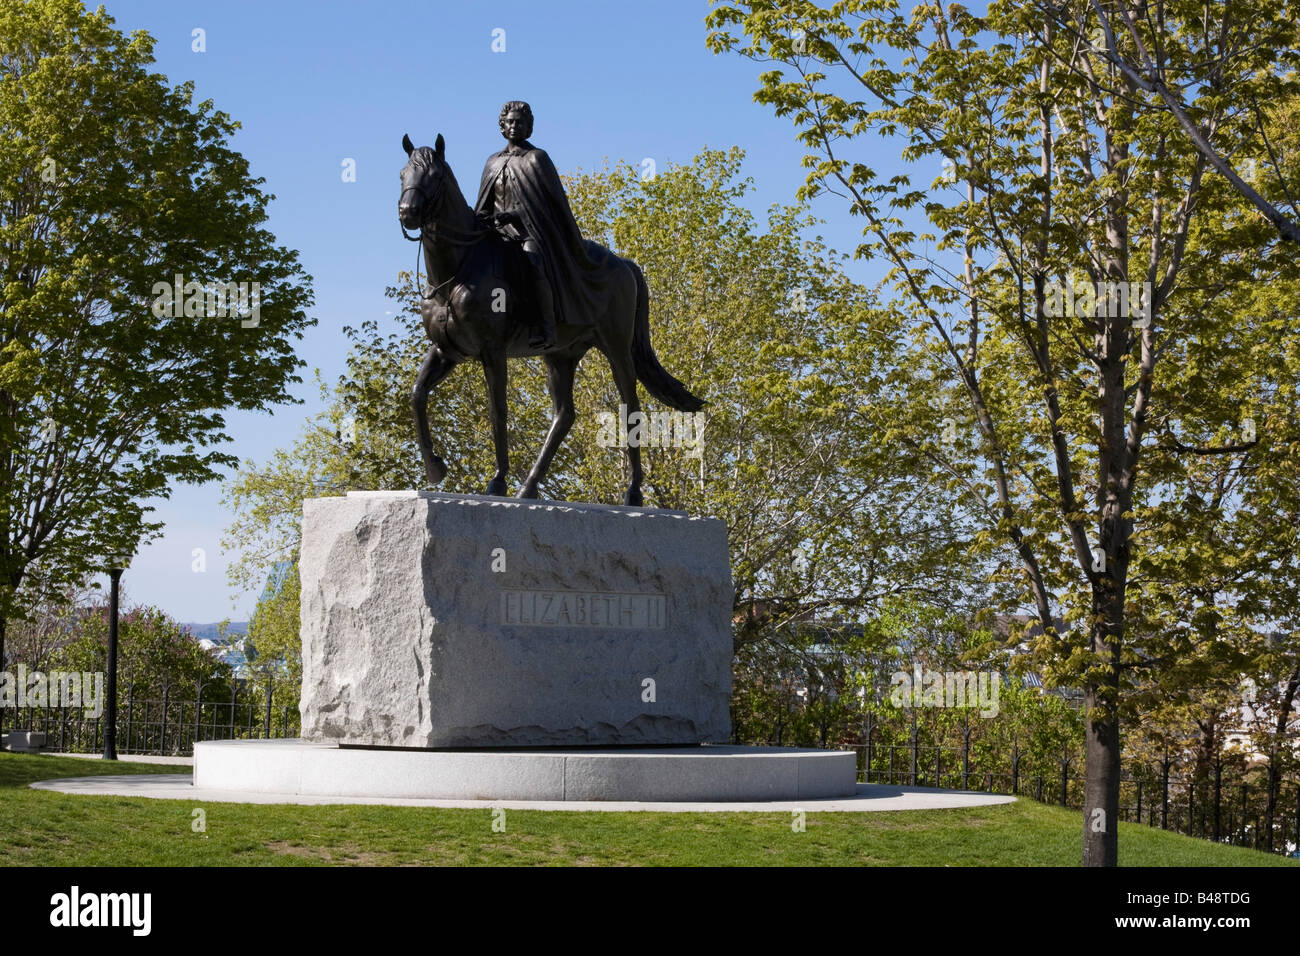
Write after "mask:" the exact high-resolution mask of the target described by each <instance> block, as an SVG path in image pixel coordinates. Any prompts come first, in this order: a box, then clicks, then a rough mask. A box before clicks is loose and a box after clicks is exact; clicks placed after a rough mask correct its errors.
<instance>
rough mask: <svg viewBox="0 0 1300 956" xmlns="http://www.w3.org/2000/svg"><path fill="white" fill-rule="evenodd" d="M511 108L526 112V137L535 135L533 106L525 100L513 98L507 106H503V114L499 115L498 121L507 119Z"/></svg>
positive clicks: (501, 121)
mask: <svg viewBox="0 0 1300 956" xmlns="http://www.w3.org/2000/svg"><path fill="white" fill-rule="evenodd" d="M511 110H517V111H518V112H520V113H523V114H524V121H525V122H526V123H527V124H528V130H527V132H525V133H524V139H527V138H528V137H530V136H532V135H533V108H532V107H531V106H529V105H528V104H527V103H525V102H524V101H523V100H511V101H510V102H509V103H507V104H506V105H505V106H503V107H501V115H500V116H498V117H497V122H498V123H504V122H505V121H506V114H507V113H509V112H510V111H511Z"/></svg>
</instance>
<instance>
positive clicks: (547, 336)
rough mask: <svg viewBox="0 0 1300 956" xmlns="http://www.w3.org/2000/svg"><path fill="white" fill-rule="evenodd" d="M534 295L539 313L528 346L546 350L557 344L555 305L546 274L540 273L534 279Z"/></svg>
mask: <svg viewBox="0 0 1300 956" xmlns="http://www.w3.org/2000/svg"><path fill="white" fill-rule="evenodd" d="M533 295H534V301H535V302H536V303H537V315H536V319H535V322H536V324H534V325H533V334H532V335H531V336H530V337H529V339H528V347H529V348H530V349H537V350H538V351H544V350H546V349H549V348H550V347H551V346H553V345H554V344H555V305H554V302H553V299H552V296H551V283H550V282H549V281H547V278H546V276H545V275H538V276H537V277H536V279H535V280H534V281H533Z"/></svg>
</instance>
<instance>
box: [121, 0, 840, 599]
mask: <svg viewBox="0 0 1300 956" xmlns="http://www.w3.org/2000/svg"><path fill="white" fill-rule="evenodd" d="M105 7H106V9H107V10H108V13H109V14H110V15H111V16H112V17H113V18H114V19H115V20H116V25H117V27H118V29H120V30H123V31H128V32H129V31H132V30H136V29H143V30H146V31H147V32H148V33H150V34H151V35H152V36H153V37H154V39H155V41H156V46H155V50H154V55H155V57H156V60H157V66H156V69H157V70H158V71H159V72H161V73H163V74H165V75H166V76H167V77H168V79H169V80H170V81H171V82H172V83H173V84H176V83H180V82H182V81H185V80H192V81H193V82H194V83H195V92H196V99H197V100H202V99H205V98H210V99H212V100H213V101H214V102H215V104H216V106H217V107H218V108H219V109H221V110H224V111H225V112H227V113H229V114H231V115H232V116H233V117H234V118H235V119H236V120H238V121H239V122H240V123H241V124H242V126H243V128H242V130H241V131H240V132H239V134H238V135H237V137H236V138H235V141H234V146H235V148H237V149H238V150H239V151H240V152H242V153H243V154H244V155H245V156H246V157H247V158H248V159H249V161H250V163H251V165H252V169H253V171H254V174H255V175H257V176H262V177H265V179H266V184H265V187H264V188H265V189H266V190H267V191H268V192H270V193H273V194H274V195H275V197H276V199H275V202H274V203H273V204H272V206H271V220H270V223H269V228H270V229H271V230H272V231H273V232H274V233H275V234H276V236H277V238H278V240H279V242H280V243H281V244H282V245H286V246H289V247H291V248H294V249H296V250H298V252H299V255H300V257H301V260H302V263H303V266H304V268H305V269H306V271H307V272H308V273H309V274H310V275H311V276H312V277H313V280H314V283H313V284H314V288H315V293H316V306H315V308H314V309H313V310H312V312H311V315H312V316H313V317H314V318H316V319H317V320H318V325H317V326H315V327H314V328H313V329H311V330H310V331H309V332H308V334H307V336H306V338H305V339H304V341H303V342H302V343H300V355H301V357H302V359H303V360H304V362H305V363H306V366H305V367H304V369H303V370H302V371H301V373H300V374H301V376H302V378H303V383H302V385H300V386H297V387H296V388H295V394H296V396H297V397H299V398H302V399H304V400H305V404H303V405H286V406H282V407H279V408H277V409H275V410H274V412H273V414H270V415H268V414H265V413H262V414H252V413H233V414H230V415H229V416H228V418H227V424H228V428H227V432H228V433H229V434H230V435H231V436H232V437H233V439H234V441H233V444H232V445H230V446H228V447H229V448H230V450H231V452H232V453H233V454H235V455H238V456H239V457H240V458H241V459H242V460H246V461H247V460H253V461H257V462H262V461H265V460H266V459H267V458H268V457H269V456H270V454H271V453H272V452H273V451H274V450H275V449H276V448H279V447H288V446H289V445H291V444H292V443H293V441H294V439H295V438H296V437H297V435H298V434H299V431H300V429H301V427H302V424H303V422H304V420H305V419H306V418H307V417H308V416H309V415H310V414H312V413H313V412H315V411H316V410H318V409H319V408H320V402H319V399H318V397H317V391H316V388H315V386H314V384H313V369H317V368H319V369H320V370H321V373H322V374H323V375H324V377H325V380H326V381H328V382H331V383H332V382H334V381H336V380H337V378H338V375H339V374H340V372H341V371H342V370H343V363H344V359H345V356H346V350H347V342H346V339H345V338H344V336H343V334H342V331H341V330H342V327H343V326H344V325H347V324H352V325H356V324H359V323H360V322H361V321H363V320H365V319H367V318H377V319H381V320H382V319H383V318H384V316H385V313H386V312H387V311H388V310H389V309H391V308H392V304H391V302H390V301H389V300H388V299H386V298H385V297H384V288H385V286H387V285H390V284H392V283H393V281H394V279H395V277H396V274H397V272H398V270H400V269H410V268H411V267H412V264H413V261H414V260H413V256H412V249H413V246H411V245H410V244H409V243H407V242H405V241H403V240H402V238H401V235H400V233H399V231H398V224H397V218H396V203H397V193H398V191H399V190H398V186H397V172H398V170H399V169H400V168H401V166H402V164H403V163H404V162H405V159H406V157H405V154H404V153H403V152H402V149H401V145H400V144H401V138H402V134H403V133H407V132H409V133H410V135H411V138H412V140H414V141H415V142H416V144H417V145H418V144H426V143H432V142H433V140H434V138H435V136H436V134H437V133H439V132H441V133H442V134H443V135H444V136H445V137H446V141H447V158H448V161H449V162H450V163H451V165H452V167H453V169H454V170H455V171H456V173H457V176H458V178H459V180H460V182H461V183H462V185H463V186H465V188H467V189H468V188H472V187H473V185H474V184H476V183H477V182H478V176H479V172H480V170H481V169H482V164H483V161H484V159H485V158H486V157H487V156H488V155H489V154H490V153H492V152H494V151H496V150H497V149H499V148H500V147H501V138H500V134H499V133H498V132H497V126H496V117H497V113H498V111H499V110H500V107H501V104H502V103H503V102H505V101H507V100H511V99H524V100H527V101H528V102H529V103H530V104H531V105H532V107H533V112H534V115H535V116H536V128H535V130H534V134H533V137H532V140H533V142H534V143H535V144H536V145H538V146H540V147H542V148H543V149H546V150H547V151H548V152H549V153H550V155H551V158H552V159H553V160H554V162H555V164H556V166H557V167H558V168H559V169H560V171H561V172H566V173H568V172H575V171H577V170H578V169H587V170H590V169H593V168H598V167H599V166H601V165H602V164H603V163H604V162H605V160H606V159H608V160H609V161H610V162H611V163H613V162H617V161H619V160H627V161H629V162H634V163H640V162H641V161H642V160H643V159H645V158H647V157H648V158H652V159H653V160H654V161H655V163H656V165H657V166H658V167H659V168H661V169H662V168H663V167H664V166H665V165H666V164H667V163H669V162H687V161H689V160H690V159H691V158H692V157H693V156H694V155H696V153H698V152H699V151H700V150H701V149H702V148H705V147H711V148H725V147H729V146H733V145H736V146H740V147H742V148H743V149H744V150H745V151H746V153H747V163H746V169H745V171H746V174H747V175H749V176H752V177H753V179H754V183H755V189H754V193H753V195H752V202H751V206H752V208H753V209H754V210H755V211H756V212H757V213H759V214H760V216H761V215H762V213H763V211H764V210H766V208H767V207H768V206H770V205H771V204H773V203H788V202H791V201H793V198H794V193H795V190H796V189H797V188H798V187H799V186H800V185H801V183H802V182H803V171H802V170H801V168H800V166H799V160H800V158H801V156H802V154H803V150H802V149H801V148H800V147H799V146H798V144H797V143H796V142H795V139H794V130H793V127H792V125H791V124H790V122H789V121H788V120H786V119H780V118H777V117H775V116H774V115H773V114H772V112H771V110H770V108H768V107H766V106H761V105H759V104H756V103H754V102H753V92H754V90H755V88H756V86H757V77H758V73H759V71H760V69H762V66H760V65H759V64H756V63H753V62H751V61H748V60H745V59H743V58H741V57H739V56H737V55H734V54H723V55H719V56H715V55H714V54H712V53H711V52H710V51H709V50H708V48H707V46H706V43H705V39H706V36H707V30H706V28H705V26H704V17H705V16H706V14H707V13H708V10H709V7H708V4H707V3H700V2H687V0H661V2H656V3H653V4H644V3H630V2H618V0H603V2H585V0H583V2H578V0H572V2H568V0H560V2H549V3H544V4H543V3H535V2H534V3H523V2H515V0H497V2H493V3H491V4H487V3H475V4H469V3H464V2H429V0H425V2H398V0H373V2H341V0H326V2H289V0H263V2H259V3H253V2H247V0H223V2H220V3H216V2H177V0H113V2H109V3H106V4H105ZM195 29H202V30H203V31H204V42H205V45H206V50H205V52H202V53H198V52H194V50H193V49H192V46H193V42H194V41H193V31H194V30H195ZM498 29H499V30H504V31H505V33H504V39H505V51H504V52H493V49H492V45H493V31H494V30H498ZM345 159H352V160H355V164H356V181H355V182H344V181H343V177H342V175H341V172H342V163H343V161H344V160H345ZM466 184H469V185H466ZM470 198H471V200H472V198H473V197H472V196H471V197H470ZM814 211H815V212H818V213H819V214H821V215H823V216H826V217H828V218H831V219H832V223H831V224H830V225H828V227H827V228H825V229H824V230H821V232H822V234H823V235H825V236H826V238H827V239H828V240H829V241H830V242H831V244H832V245H833V246H835V247H836V248H838V249H841V250H850V249H852V247H853V245H854V244H855V242H856V241H857V236H858V234H857V231H856V226H854V225H852V224H850V223H849V222H847V217H846V216H845V215H844V214H843V209H842V207H841V206H839V205H838V204H828V205H827V206H824V207H819V208H815V209H814ZM393 400H394V401H395V402H404V401H405V398H404V396H401V395H395V396H394V397H393ZM220 497H221V488H220V486H219V485H218V484H216V483H211V484H208V485H203V486H198V487H191V486H184V485H181V486H177V487H176V488H175V489H174V490H173V493H172V497H171V498H170V500H162V501H157V502H154V504H155V505H156V507H157V511H156V517H158V518H159V519H161V520H163V521H165V522H166V530H165V534H164V536H163V537H162V538H160V539H158V540H156V541H155V542H153V543H152V544H150V545H148V546H146V547H144V548H143V549H142V550H141V552H140V554H139V555H138V556H137V557H136V560H135V562H134V563H133V565H132V568H131V570H130V571H129V572H128V573H127V575H126V577H125V578H124V581H123V583H124V586H125V588H126V591H127V594H128V596H129V599H130V600H132V601H138V602H144V603H150V604H155V605H157V606H159V607H160V608H162V609H163V610H165V611H166V612H168V613H169V614H171V615H173V616H174V617H176V618H177V619H179V620H183V621H214V620H220V619H221V618H224V617H231V618H232V619H235V620H242V619H245V618H246V617H247V615H248V613H249V612H250V611H251V610H252V608H253V605H254V603H255V601H256V593H249V594H236V593H233V592H232V590H231V588H230V586H229V585H228V583H227V581H226V576H225V567H226V556H225V555H223V554H222V552H221V546H220V538H221V535H222V531H223V529H224V528H225V527H226V526H227V525H228V524H229V523H230V520H231V515H230V514H229V513H228V512H226V511H225V510H223V508H222V506H221V503H220ZM195 548H202V549H204V551H205V553H206V559H207V560H206V570H205V571H204V572H202V573H196V572H195V571H193V570H192V567H191V566H192V561H193V559H192V553H193V550H194V549H195Z"/></svg>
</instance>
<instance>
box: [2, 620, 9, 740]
mask: <svg viewBox="0 0 1300 956" xmlns="http://www.w3.org/2000/svg"><path fill="white" fill-rule="evenodd" d="M6 623H7V621H6V620H5V616H4V614H2V613H0V671H3V670H4V669H5V625H6ZM4 729H5V709H4V706H3V705H2V704H0V733H4Z"/></svg>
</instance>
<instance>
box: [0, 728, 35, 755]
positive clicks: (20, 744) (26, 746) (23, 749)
mask: <svg viewBox="0 0 1300 956" xmlns="http://www.w3.org/2000/svg"><path fill="white" fill-rule="evenodd" d="M44 748H45V734H44V733H42V732H41V731H39V730H11V731H9V733H7V734H5V735H4V736H3V737H0V749H4V750H12V751H13V752H14V753H25V754H35V753H40V752H41V751H42V750H43V749H44Z"/></svg>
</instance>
